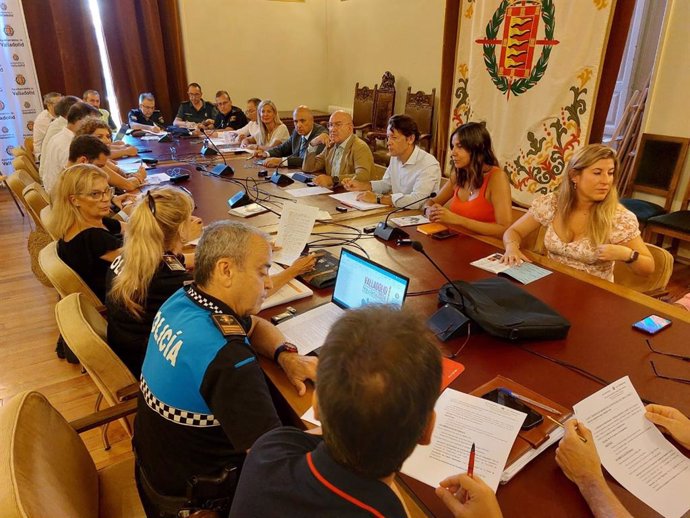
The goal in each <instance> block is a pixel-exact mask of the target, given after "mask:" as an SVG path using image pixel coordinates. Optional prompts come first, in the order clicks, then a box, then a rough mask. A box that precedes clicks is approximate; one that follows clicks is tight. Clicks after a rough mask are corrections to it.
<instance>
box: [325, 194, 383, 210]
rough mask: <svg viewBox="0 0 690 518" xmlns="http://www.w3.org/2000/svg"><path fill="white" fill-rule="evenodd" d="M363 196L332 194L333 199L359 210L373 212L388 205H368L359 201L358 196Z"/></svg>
mask: <svg viewBox="0 0 690 518" xmlns="http://www.w3.org/2000/svg"><path fill="white" fill-rule="evenodd" d="M360 194H362V193H361V192H356V191H352V192H343V193H340V194H331V195H330V196H331V198H333V199H336V200H338V201H339V202H340V203H342V204H344V205H348V206H350V207H353V208H355V209H358V210H371V209H379V208H381V207H386V205H381V204H380V203H367V202H366V201H358V200H357V196H359V195H360Z"/></svg>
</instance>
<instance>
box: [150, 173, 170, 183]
mask: <svg viewBox="0 0 690 518" xmlns="http://www.w3.org/2000/svg"><path fill="white" fill-rule="evenodd" d="M168 180H170V176H168V175H167V174H166V173H153V174H150V175H148V176H147V177H146V183H150V184H152V185H156V184H159V183H162V182H167V181H168Z"/></svg>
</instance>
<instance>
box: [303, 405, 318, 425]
mask: <svg viewBox="0 0 690 518" xmlns="http://www.w3.org/2000/svg"><path fill="white" fill-rule="evenodd" d="M302 421H306V422H307V423H311V424H313V425H316V426H321V421H319V420H318V419H317V418H316V417H314V407H313V406H310V407H309V408H308V409H307V411H306V412H304V414H303V415H302Z"/></svg>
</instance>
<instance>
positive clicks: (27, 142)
mask: <svg viewBox="0 0 690 518" xmlns="http://www.w3.org/2000/svg"><path fill="white" fill-rule="evenodd" d="M23 147H24V150H25V151H26V154H27V155H28V156H29V158H30V159H31V160H32V161H33V162H34V163H36V153H35V152H34V138H33V137H26V138H25V139H24V146H23Z"/></svg>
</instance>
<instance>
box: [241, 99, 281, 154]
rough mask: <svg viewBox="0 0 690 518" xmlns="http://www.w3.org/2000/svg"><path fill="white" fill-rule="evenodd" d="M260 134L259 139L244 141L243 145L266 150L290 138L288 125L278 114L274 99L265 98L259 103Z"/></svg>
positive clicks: (252, 138)
mask: <svg viewBox="0 0 690 518" xmlns="http://www.w3.org/2000/svg"><path fill="white" fill-rule="evenodd" d="M258 112H259V135H258V138H259V139H258V141H257V140H256V139H255V138H254V137H249V138H246V139H244V140H243V141H242V147H246V148H248V149H258V150H261V151H266V150H267V149H270V148H272V147H274V146H278V145H280V144H282V143H283V142H285V141H286V140H288V139H289V138H290V132H289V131H288V129H287V126H286V125H285V124H283V122H282V121H281V120H280V117H279V116H278V108H276V105H275V104H273V101H271V100H269V99H265V100H263V101H261V102H260V103H259V108H258Z"/></svg>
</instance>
